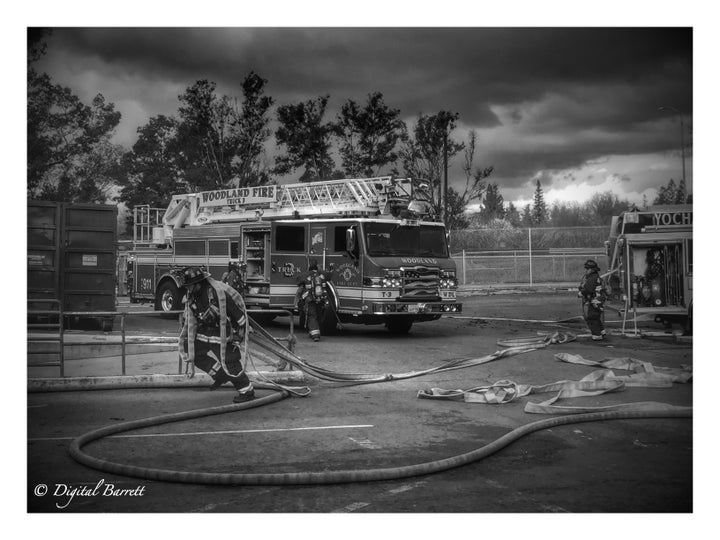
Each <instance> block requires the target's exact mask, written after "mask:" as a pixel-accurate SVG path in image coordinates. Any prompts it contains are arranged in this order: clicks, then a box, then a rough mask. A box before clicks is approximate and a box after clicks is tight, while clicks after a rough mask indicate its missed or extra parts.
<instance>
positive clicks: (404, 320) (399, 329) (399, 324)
mask: <svg viewBox="0 0 720 540" xmlns="http://www.w3.org/2000/svg"><path fill="white" fill-rule="evenodd" d="M412 325H413V320H412V319H411V318H409V317H390V318H389V319H388V322H386V323H385V326H386V327H387V329H388V331H389V332H390V333H391V334H398V335H400V334H407V333H408V332H409V331H410V328H412Z"/></svg>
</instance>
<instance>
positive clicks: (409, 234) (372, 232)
mask: <svg viewBox="0 0 720 540" xmlns="http://www.w3.org/2000/svg"><path fill="white" fill-rule="evenodd" d="M364 230H365V245H366V246H367V253H368V255H370V256H371V257H395V256H414V257H447V256H448V250H447V241H446V239H445V228H444V227H441V226H433V225H415V226H413V225H398V224H395V223H365V224H364Z"/></svg>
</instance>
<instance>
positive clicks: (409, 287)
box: [402, 266, 440, 300]
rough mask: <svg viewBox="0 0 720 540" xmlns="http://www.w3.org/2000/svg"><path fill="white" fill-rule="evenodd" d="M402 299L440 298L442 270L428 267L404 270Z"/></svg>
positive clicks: (414, 267)
mask: <svg viewBox="0 0 720 540" xmlns="http://www.w3.org/2000/svg"><path fill="white" fill-rule="evenodd" d="M402 272H403V288H402V298H403V299H407V300H415V299H418V300H419V299H421V298H429V297H433V298H435V297H438V296H439V295H440V292H439V288H440V270H439V269H437V268H428V267H426V266H413V267H411V268H402Z"/></svg>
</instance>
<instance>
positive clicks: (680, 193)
mask: <svg viewBox="0 0 720 540" xmlns="http://www.w3.org/2000/svg"><path fill="white" fill-rule="evenodd" d="M687 203H688V193H687V186H686V184H685V179H684V178H681V179H680V183H679V184H678V188H677V191H676V192H675V204H687Z"/></svg>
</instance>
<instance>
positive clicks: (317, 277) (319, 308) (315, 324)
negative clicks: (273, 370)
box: [295, 259, 327, 342]
mask: <svg viewBox="0 0 720 540" xmlns="http://www.w3.org/2000/svg"><path fill="white" fill-rule="evenodd" d="M298 281H299V282H300V283H299V285H298V289H297V293H296V294H295V303H296V305H298V307H300V306H302V308H303V311H304V313H305V326H306V328H307V331H308V334H309V336H310V338H311V339H312V340H313V341H316V342H317V341H320V315H321V313H322V312H323V310H324V309H325V305H326V304H327V276H326V274H325V272H321V271H320V270H318V265H317V261H316V260H315V259H310V264H309V266H308V271H307V273H305V274H303V275H301V276H300V278H299V280H298Z"/></svg>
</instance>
